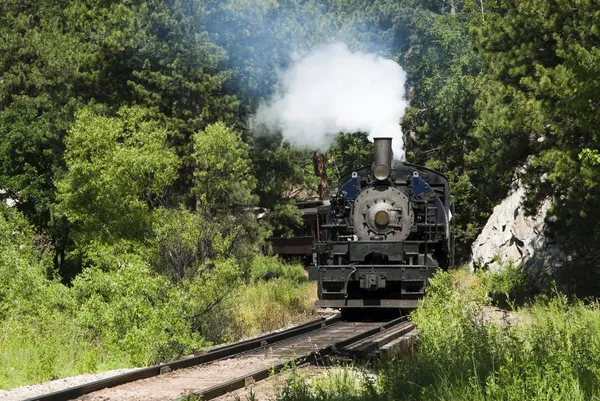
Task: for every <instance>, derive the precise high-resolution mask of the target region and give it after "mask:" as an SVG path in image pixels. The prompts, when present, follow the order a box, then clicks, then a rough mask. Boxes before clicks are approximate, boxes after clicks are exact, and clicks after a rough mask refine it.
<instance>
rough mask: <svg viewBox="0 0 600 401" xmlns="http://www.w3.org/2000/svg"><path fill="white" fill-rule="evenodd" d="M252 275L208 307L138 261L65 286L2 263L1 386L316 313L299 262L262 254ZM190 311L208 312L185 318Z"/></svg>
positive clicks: (32, 269)
mask: <svg viewBox="0 0 600 401" xmlns="http://www.w3.org/2000/svg"><path fill="white" fill-rule="evenodd" d="M13 248H14V247H13ZM11 249H12V248H11ZM16 249H18V247H16ZM4 254H5V255H6V252H5V253H4ZM7 261H11V263H12V262H14V264H11V265H10V266H9V265H6V263H7ZM17 262H18V263H19V264H21V265H20V266H17ZM3 263H4V264H3ZM218 269H219V266H216V267H215V269H214V271H217V270H218ZM269 273H271V274H269ZM265 276H267V277H272V278H271V279H270V280H265V279H264V277H265ZM251 277H252V278H251V279H250V281H249V282H247V283H245V284H239V285H238V286H237V287H236V288H234V289H233V290H232V289H231V288H224V287H223V288H221V287H218V288H217V289H211V291H212V290H219V289H221V290H222V291H227V292H229V295H228V296H227V297H226V298H225V300H224V301H223V302H222V303H221V304H219V305H218V306H216V307H215V308H212V309H206V308H204V306H203V304H200V305H199V306H197V305H196V303H200V302H202V300H203V298H202V296H201V295H197V291H208V290H209V289H208V288H206V286H188V287H186V288H184V287H177V286H174V285H173V284H172V283H171V282H170V281H169V280H168V279H166V278H165V277H163V276H160V275H157V274H154V273H153V272H152V271H151V270H150V268H149V267H148V266H147V265H145V264H126V265H123V266H121V267H120V268H119V269H117V270H114V271H102V270H100V269H96V268H89V269H88V270H86V272H85V274H82V275H81V276H80V277H78V278H77V279H76V280H75V282H74V283H73V285H72V286H71V287H66V286H64V285H62V284H60V283H59V282H57V281H56V280H48V279H46V278H45V271H44V267H43V265H42V264H40V262H39V261H37V260H35V258H31V259H28V260H21V259H19V258H17V257H16V256H14V257H11V258H6V259H3V260H0V278H6V280H5V281H4V282H3V284H0V388H2V389H11V388H14V387H18V386H22V385H28V384H34V383H39V382H43V381H47V380H53V379H58V378H61V377H66V376H71V375H76V374H81V373H94V372H100V371H105V370H110V369H118V368H124V367H138V366H147V365H150V364H154V363H157V362H162V361H168V360H172V359H175V358H178V357H179V356H181V355H184V354H186V353H189V352H191V351H192V350H194V349H198V348H201V347H203V346H206V345H211V344H214V343H219V342H223V341H231V340H236V339H239V338H242V337H246V336H250V335H256V334H259V333H262V332H264V331H270V330H275V329H279V328H282V327H284V326H287V325H290V324H293V323H297V322H300V321H302V320H307V319H310V318H311V317H313V316H314V313H315V312H314V308H313V306H312V305H313V302H314V295H313V294H316V289H315V288H314V286H313V285H312V283H309V282H308V280H307V278H306V276H305V274H304V269H303V268H302V266H298V265H293V266H287V265H284V264H282V263H281V262H279V261H278V260H277V259H275V258H266V257H262V256H259V257H257V258H256V259H255V260H254V261H253V262H252V270H251ZM213 281H214V280H213ZM215 285H216V284H215ZM200 307H202V308H200ZM196 310H206V311H207V312H206V313H204V314H202V315H201V316H200V317H197V318H194V319H193V320H192V319H191V318H190V317H191V316H194V314H195V311H196ZM190 322H198V323H199V324H198V326H195V325H194V324H191V323H190Z"/></svg>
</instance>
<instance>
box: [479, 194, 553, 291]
mask: <svg viewBox="0 0 600 401" xmlns="http://www.w3.org/2000/svg"><path fill="white" fill-rule="evenodd" d="M524 196H525V188H524V187H523V186H522V185H518V186H517V189H516V190H515V191H514V192H512V193H511V194H509V195H508V196H507V197H506V198H505V199H504V200H503V201H502V203H500V204H499V205H498V206H496V207H495V208H494V212H493V213H492V215H491V216H490V218H489V219H488V222H487V224H486V225H485V227H484V228H483V230H482V231H481V234H479V236H478V237H477V239H476V240H475V242H474V243H473V247H472V251H473V256H472V266H473V267H474V268H484V269H488V270H491V271H498V270H500V269H502V267H503V266H505V265H506V264H508V263H515V264H523V265H524V266H525V268H526V269H527V270H528V271H530V273H533V274H534V275H535V276H537V277H539V278H540V280H543V278H542V276H543V277H549V276H551V275H552V273H553V272H554V271H555V269H556V268H557V267H559V266H560V265H561V264H562V263H563V261H564V255H563V253H562V252H561V251H560V250H559V249H558V248H556V246H555V245H554V244H553V243H552V242H551V241H550V240H549V239H548V238H547V237H546V235H545V232H546V215H547V214H548V210H549V209H550V206H551V202H550V200H547V201H545V202H544V203H543V204H542V205H541V206H540V208H539V209H538V212H537V214H536V215H534V216H526V215H525V211H524V208H523V199H524Z"/></svg>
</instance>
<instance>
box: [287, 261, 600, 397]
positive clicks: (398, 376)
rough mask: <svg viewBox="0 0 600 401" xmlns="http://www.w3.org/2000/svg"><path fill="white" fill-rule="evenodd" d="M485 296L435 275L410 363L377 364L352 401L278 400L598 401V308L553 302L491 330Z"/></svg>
mask: <svg viewBox="0 0 600 401" xmlns="http://www.w3.org/2000/svg"><path fill="white" fill-rule="evenodd" d="M460 274H464V273H460ZM485 289H486V286H485V285H484V283H483V282H481V280H480V278H477V277H474V279H473V280H472V281H470V282H468V283H467V284H466V285H465V284H464V282H463V284H461V285H457V284H456V281H455V279H454V277H453V274H451V273H444V272H442V273H439V274H438V275H436V277H435V278H434V279H433V280H432V281H431V287H429V292H428V294H427V295H426V297H425V299H424V300H423V302H422V303H421V305H420V308H419V309H418V310H417V311H416V312H415V313H413V314H412V315H411V319H412V320H413V321H414V322H415V323H416V324H417V327H418V329H419V332H420V337H419V343H418V345H417V351H416V353H415V354H414V355H412V356H410V357H409V356H408V355H405V354H399V355H396V356H395V357H393V358H388V359H385V360H383V361H382V362H381V364H380V365H379V366H378V367H376V369H375V373H376V376H377V380H376V383H375V385H373V384H372V381H371V380H362V381H360V382H359V383H360V385H361V386H362V388H363V389H362V390H360V391H353V392H352V393H351V394H348V393H346V394H342V395H340V393H337V392H336V390H335V389H334V388H335V386H329V388H327V389H325V390H323V389H319V387H317V386H315V384H314V383H310V384H306V383H304V384H298V383H294V384H293V385H290V386H288V387H289V388H288V389H286V390H285V391H283V392H282V394H281V395H280V397H279V399H280V400H286V401H288V400H300V399H301V400H377V399H380V400H423V401H426V400H427V401H429V400H431V401H433V400H436V401H437V400H506V401H513V400H514V401H517V400H540V401H542V400H544V401H546V400H548V401H550V400H600V369H598V366H600V345H599V344H600V313H599V311H600V310H599V308H600V305H599V304H598V303H596V302H592V303H589V304H584V303H583V302H581V301H577V300H573V301H569V300H568V299H567V298H566V297H565V296H562V295H560V294H556V295H555V296H554V297H552V298H539V299H538V300H536V302H535V303H533V304H531V305H528V306H525V307H523V308H521V309H520V310H519V314H518V317H516V318H515V322H514V323H513V324H512V325H498V324H490V323H486V319H484V318H483V316H484V315H485V312H486V309H487V308H486V307H485V305H484V304H485V301H486V296H485V293H486V291H485ZM337 380H338V382H339V384H340V385H343V383H344V381H345V380H346V379H343V380H342V379H337Z"/></svg>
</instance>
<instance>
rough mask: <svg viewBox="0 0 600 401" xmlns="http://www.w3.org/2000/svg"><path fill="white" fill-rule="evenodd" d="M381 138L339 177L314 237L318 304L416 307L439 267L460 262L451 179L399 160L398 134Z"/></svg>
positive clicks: (349, 307)
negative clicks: (370, 158) (394, 140)
mask: <svg viewBox="0 0 600 401" xmlns="http://www.w3.org/2000/svg"><path fill="white" fill-rule="evenodd" d="M374 142H375V146H374V149H375V155H374V163H373V165H372V166H368V167H363V168H361V169H359V170H357V171H355V172H353V173H352V174H351V175H349V176H347V177H344V178H342V179H341V180H340V184H339V185H338V190H337V193H336V194H334V195H332V196H331V199H330V210H329V214H328V218H327V224H325V225H322V226H321V229H322V230H324V232H323V233H321V240H317V241H315V243H314V246H313V263H312V265H311V266H310V267H309V279H310V280H315V281H317V282H318V301H316V303H315V306H317V307H327V308H339V309H342V312H350V311H354V310H360V309H371V308H378V309H381V308H384V309H396V310H397V309H400V310H406V309H413V308H416V307H417V303H418V300H419V299H420V298H422V297H423V295H424V293H425V287H426V286H427V282H428V280H429V278H430V277H432V275H433V274H434V273H435V271H436V270H438V269H440V268H442V269H447V268H448V267H449V266H451V265H452V264H453V255H454V244H453V230H452V223H451V221H452V215H451V212H450V211H451V209H452V208H453V204H452V199H451V196H450V191H449V184H448V180H447V179H446V177H444V176H443V175H442V174H440V173H438V172H435V171H433V170H430V169H427V168H425V167H421V166H417V165H413V164H409V163H403V162H401V161H399V160H392V150H391V138H376V139H375V141H374Z"/></svg>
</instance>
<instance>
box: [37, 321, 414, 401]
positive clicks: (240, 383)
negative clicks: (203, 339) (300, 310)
mask: <svg viewBox="0 0 600 401" xmlns="http://www.w3.org/2000/svg"><path fill="white" fill-rule="evenodd" d="M410 330H412V324H410V323H409V322H407V321H406V320H405V318H399V319H395V320H392V321H387V322H348V321H343V320H342V318H341V316H340V315H336V316H334V317H332V318H329V319H317V320H314V321H311V322H308V323H305V324H303V325H300V326H295V327H292V328H290V329H287V330H284V331H281V332H278V333H275V334H269V335H265V336H261V337H257V338H254V339H251V340H247V341H242V342H239V343H234V344H231V345H225V346H221V347H218V348H215V349H212V350H210V351H209V352H206V353H201V354H200V355H196V356H194V357H189V358H185V359H181V360H179V361H176V362H173V363H170V364H164V365H157V366H152V367H149V368H145V369H140V370H136V371H133V372H130V373H127V374H124V375H120V376H115V377H112V378H108V379H105V380H100V381H97V382H92V383H88V384H85V385H82V386H78V387H74V388H70V389H66V390H62V391H58V392H55V393H52V394H47V395H43V396H39V397H35V398H30V399H29V400H27V401H33V400H40V401H65V400H72V399H80V400H85V401H100V400H102V401H108V400H137V401H142V400H143V401H151V400H152V401H159V400H160V401H163V400H175V399H180V398H182V397H189V395H194V396H199V397H201V399H202V400H210V399H213V398H216V397H219V396H221V395H223V394H226V393H228V392H231V391H234V390H237V389H240V388H243V387H244V386H246V385H248V384H249V383H254V382H256V381H259V380H262V379H265V378H267V377H269V376H270V375H272V374H273V373H277V372H279V371H280V370H282V369H283V368H284V367H285V366H288V365H290V364H299V363H305V362H316V361H319V360H320V359H322V358H324V357H326V356H328V355H332V354H342V355H345V356H350V357H354V356H359V357H360V356H364V355H366V354H367V353H369V352H372V351H374V350H376V349H378V348H379V347H380V346H381V345H383V344H386V343H388V342H390V341H393V340H394V339H397V338H398V337H399V336H401V335H403V334H406V333H407V332H409V331H410Z"/></svg>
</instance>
